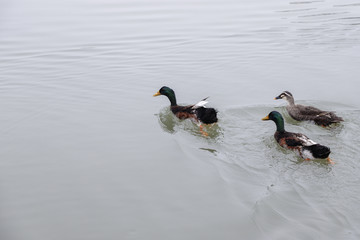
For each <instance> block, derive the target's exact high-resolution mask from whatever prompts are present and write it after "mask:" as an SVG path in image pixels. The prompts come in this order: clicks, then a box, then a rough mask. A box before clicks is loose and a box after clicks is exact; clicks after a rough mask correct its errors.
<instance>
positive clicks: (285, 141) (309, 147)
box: [262, 111, 332, 163]
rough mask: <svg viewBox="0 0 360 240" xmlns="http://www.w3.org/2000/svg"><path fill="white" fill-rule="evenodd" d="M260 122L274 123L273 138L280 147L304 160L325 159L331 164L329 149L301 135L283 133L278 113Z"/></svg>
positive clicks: (281, 120) (271, 114) (270, 114)
mask: <svg viewBox="0 0 360 240" xmlns="http://www.w3.org/2000/svg"><path fill="white" fill-rule="evenodd" d="M262 120H263V121H266V120H272V121H274V122H275V124H276V132H275V134H274V137H275V140H276V141H277V142H278V143H279V145H280V146H281V147H284V148H288V149H292V150H295V151H297V152H298V153H299V154H300V156H301V157H302V158H303V159H305V160H310V159H315V158H320V159H327V160H328V161H329V162H330V163H332V161H331V160H330V158H329V154H330V148H328V147H326V146H323V145H320V144H318V143H316V142H314V141H313V140H311V139H309V138H308V137H307V136H305V135H304V134H302V133H292V132H287V131H285V128H284V119H283V117H282V116H281V114H280V113H279V112H277V111H272V112H271V113H269V115H267V116H266V117H264V118H263V119H262Z"/></svg>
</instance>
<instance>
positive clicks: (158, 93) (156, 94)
mask: <svg viewBox="0 0 360 240" xmlns="http://www.w3.org/2000/svg"><path fill="white" fill-rule="evenodd" d="M159 95H161V93H160V92H159V91H158V92H157V93H155V94H154V95H153V97H156V96H159Z"/></svg>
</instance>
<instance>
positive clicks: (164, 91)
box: [153, 86, 177, 106]
mask: <svg viewBox="0 0 360 240" xmlns="http://www.w3.org/2000/svg"><path fill="white" fill-rule="evenodd" d="M160 95H164V96H167V97H168V99H169V100H170V103H171V106H176V105H177V104H176V97H175V92H174V90H172V89H171V88H169V87H166V86H163V87H162V88H160V90H159V91H158V92H157V93H155V94H154V95H153V96H154V97H156V96H160Z"/></svg>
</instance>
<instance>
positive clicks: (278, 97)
mask: <svg viewBox="0 0 360 240" xmlns="http://www.w3.org/2000/svg"><path fill="white" fill-rule="evenodd" d="M280 96H281V95H279V96H277V97H276V98H274V100H278V99H282V98H281V97H280Z"/></svg>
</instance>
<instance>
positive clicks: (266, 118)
mask: <svg viewBox="0 0 360 240" xmlns="http://www.w3.org/2000/svg"><path fill="white" fill-rule="evenodd" d="M261 120H263V121H266V120H270V119H269V115H267V116H266V117H264V118H262V119H261Z"/></svg>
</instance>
